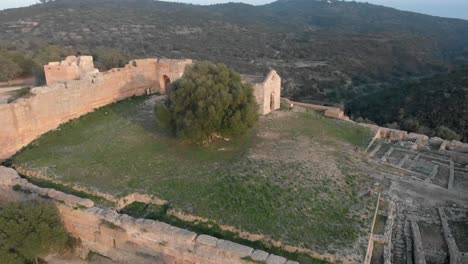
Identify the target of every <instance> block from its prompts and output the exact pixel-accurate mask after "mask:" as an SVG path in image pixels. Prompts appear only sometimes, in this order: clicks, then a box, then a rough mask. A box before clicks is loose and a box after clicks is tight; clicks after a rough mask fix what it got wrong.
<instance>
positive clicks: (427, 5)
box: [0, 0, 468, 20]
mask: <svg viewBox="0 0 468 264" xmlns="http://www.w3.org/2000/svg"><path fill="white" fill-rule="evenodd" d="M96 1H99V0H96ZM172 1H173V2H186V3H194V4H213V3H226V2H244V3H248V4H254V5H260V4H265V3H270V2H273V0H172ZM311 1H313V0H311ZM36 2H38V0H0V9H5V8H12V7H20V6H28V5H31V4H34V3H36ZM361 2H369V3H373V4H379V5H384V6H390V7H395V8H398V9H401V10H408V11H414V12H419V13H424V14H430V15H436V16H444V17H456V18H463V19H467V20H468V0H367V1H361Z"/></svg>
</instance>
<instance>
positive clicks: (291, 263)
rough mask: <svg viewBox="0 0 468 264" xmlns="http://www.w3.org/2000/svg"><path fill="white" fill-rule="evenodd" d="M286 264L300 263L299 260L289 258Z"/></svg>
mask: <svg viewBox="0 0 468 264" xmlns="http://www.w3.org/2000/svg"><path fill="white" fill-rule="evenodd" d="M286 264H299V262H297V261H292V260H288V261H287V262H286Z"/></svg>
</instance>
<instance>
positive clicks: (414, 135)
mask: <svg viewBox="0 0 468 264" xmlns="http://www.w3.org/2000/svg"><path fill="white" fill-rule="evenodd" d="M408 139H420V140H423V141H427V140H429V137H428V136H426V135H422V134H417V133H409V134H408Z"/></svg>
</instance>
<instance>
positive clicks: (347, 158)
mask: <svg viewBox="0 0 468 264" xmlns="http://www.w3.org/2000/svg"><path fill="white" fill-rule="evenodd" d="M154 104H155V97H138V98H131V99H127V100H125V101H122V102H119V103H116V104H113V105H110V106H107V107H104V108H101V109H99V110H97V111H95V112H94V113H91V114H88V115H86V116H84V117H82V118H79V119H77V120H74V121H71V122H69V123H67V124H65V125H63V126H61V127H60V128H59V129H58V130H55V131H52V132H49V133H47V134H46V135H44V136H42V137H41V138H39V139H38V140H36V141H35V142H33V143H32V144H31V145H30V146H28V147H27V148H26V149H25V150H24V151H22V152H21V153H20V154H19V155H17V156H16V157H15V158H14V160H13V164H15V165H18V166H22V167H24V168H27V169H32V170H45V171H47V173H48V175H50V176H51V177H56V178H57V179H60V180H61V181H63V182H67V183H74V184H78V185H83V186H88V187H94V188H97V189H99V190H100V191H102V192H108V193H112V194H115V195H119V196H124V195H126V194H128V193H132V192H141V193H147V194H153V195H156V196H158V197H160V198H162V199H165V200H168V201H169V202H170V206H171V207H172V208H175V209H178V210H181V211H184V212H186V213H190V214H193V215H197V216H201V217H205V218H209V219H211V220H213V221H215V222H216V223H219V224H224V225H230V226H234V227H237V228H239V229H241V230H245V231H248V232H251V233H259V234H263V235H265V236H267V237H271V238H273V239H276V240H280V241H283V242H285V243H286V244H291V245H297V246H304V247H307V248H311V249H314V250H319V251H333V250H345V249H346V250H350V252H352V251H353V250H355V249H356V241H357V239H358V238H359V237H360V236H361V235H364V231H366V228H368V224H369V221H370V220H369V213H370V212H371V211H372V210H371V209H372V208H369V205H370V204H371V203H372V202H373V201H372V199H371V198H369V197H367V196H363V197H361V198H359V195H358V194H359V193H360V192H362V190H365V188H367V186H368V184H369V183H368V182H367V181H366V177H365V176H364V175H362V174H360V166H361V165H360V164H362V161H361V156H360V154H359V151H358V150H359V149H362V148H363V147H365V146H366V145H367V143H368V142H369V140H370V137H371V134H370V131H368V130H366V129H364V128H361V127H358V126H354V125H352V124H349V123H345V122H341V121H336V120H332V119H327V118H324V117H322V116H321V115H320V114H317V113H312V112H291V111H278V112H276V113H273V114H271V115H269V116H266V117H262V118H261V119H260V122H259V124H258V125H257V126H256V127H255V129H252V130H251V131H250V132H249V133H248V134H246V135H245V136H243V137H241V138H235V139H231V140H229V141H225V140H218V141H216V142H213V143H212V144H209V145H192V144H188V143H186V142H180V141H178V140H176V139H174V138H172V137H171V136H169V135H167V134H166V133H165V131H163V130H161V129H159V128H158V127H157V124H156V121H155V118H154V113H153V108H154Z"/></svg>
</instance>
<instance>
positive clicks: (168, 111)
mask: <svg viewBox="0 0 468 264" xmlns="http://www.w3.org/2000/svg"><path fill="white" fill-rule="evenodd" d="M156 111H157V116H158V120H159V123H160V124H161V125H162V126H163V127H166V128H170V129H171V130H172V131H173V132H174V134H175V135H176V136H178V137H181V138H186V139H190V140H193V141H202V140H206V139H208V138H210V137H211V136H213V135H214V134H221V135H232V134H242V133H244V132H246V131H247V130H248V129H249V128H250V127H252V126H253V125H254V124H255V123H256V121H257V120H258V114H257V112H258V105H257V102H256V100H255V96H254V94H253V88H252V85H250V84H247V83H243V82H242V81H241V77H240V75H239V74H238V73H236V72H235V71H233V70H231V69H229V68H228V67H226V66H225V65H223V64H212V63H208V62H200V63H196V64H194V65H191V66H189V67H188V68H187V69H186V71H185V73H184V76H183V77H182V78H181V79H179V80H178V81H176V82H174V83H173V84H172V85H171V87H170V90H169V94H168V98H167V100H166V102H165V104H161V105H158V106H157V109H156Z"/></svg>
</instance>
